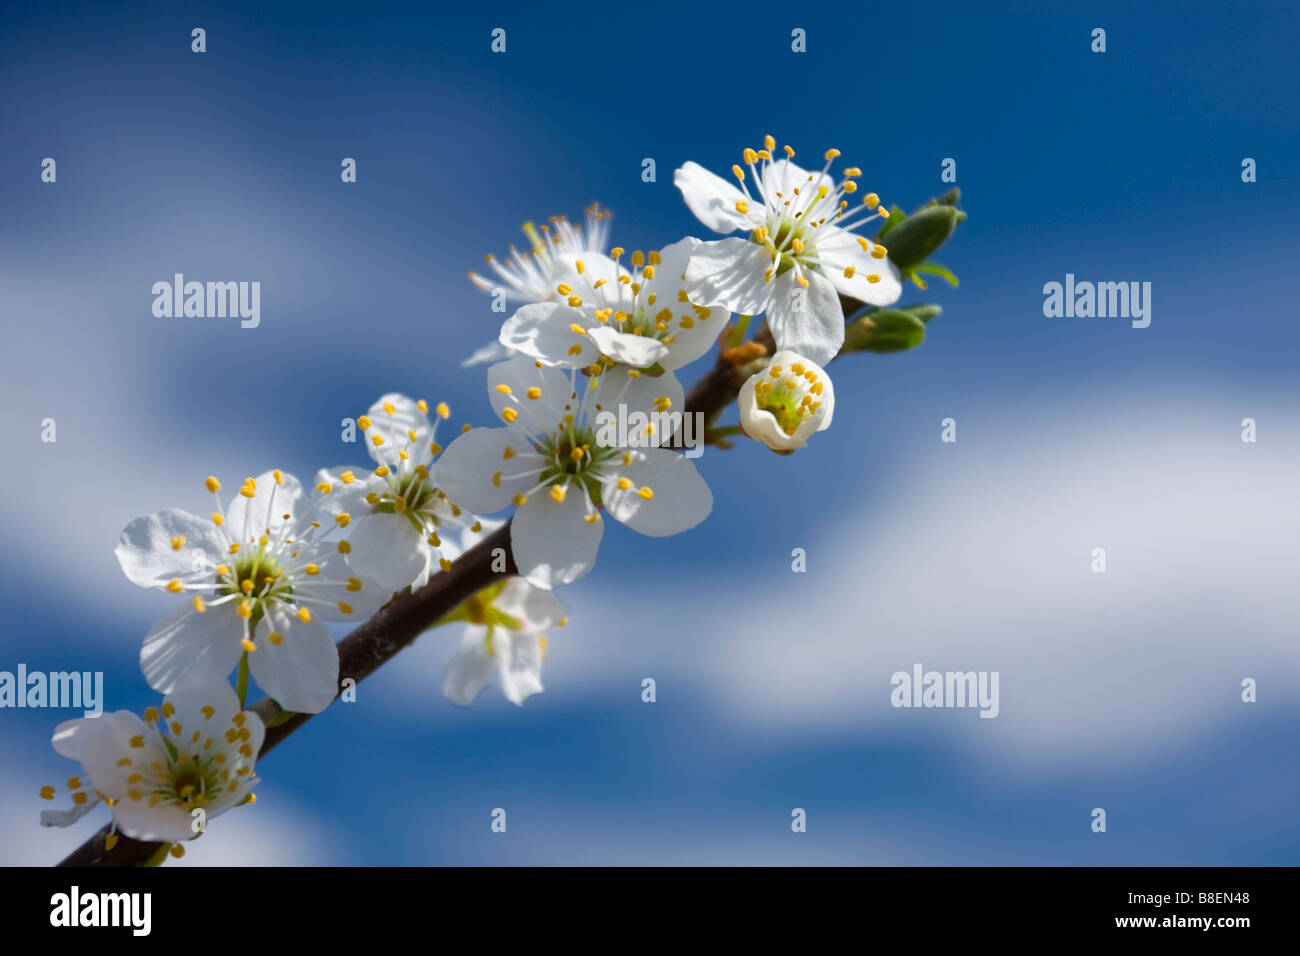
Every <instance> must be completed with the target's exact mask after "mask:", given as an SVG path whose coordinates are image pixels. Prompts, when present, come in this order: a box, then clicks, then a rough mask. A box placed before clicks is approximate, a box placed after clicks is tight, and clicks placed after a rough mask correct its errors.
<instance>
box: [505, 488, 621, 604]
mask: <svg viewBox="0 0 1300 956" xmlns="http://www.w3.org/2000/svg"><path fill="white" fill-rule="evenodd" d="M588 506H589V502H588V501H587V496H586V494H585V493H583V491H582V490H581V489H580V488H578V487H577V486H575V485H573V484H570V485H569V488H568V493H567V495H566V496H565V499H564V501H560V502H557V501H555V500H554V499H552V498H551V496H550V495H549V494H548V493H547V492H538V493H537V494H535V495H533V497H532V498H530V499H529V501H528V503H527V504H526V505H524V506H523V507H521V508H519V509H518V510H517V511H516V512H515V517H514V521H513V522H512V523H511V525H510V544H511V549H512V550H513V552H514V557H515V564H516V566H518V568H519V573H520V574H521V575H522V576H523V577H525V578H527V579H528V581H529V582H530V583H532V584H535V585H537V586H538V587H539V588H546V589H548V590H550V589H553V588H557V587H560V586H561V585H564V584H571V583H572V582H574V581H576V580H578V578H580V577H582V576H583V575H584V574H586V573H587V572H588V571H590V570H591V567H592V565H593V564H595V563H596V551H597V550H598V549H599V548H600V538H601V535H602V534H603V533H604V530H605V522H604V521H603V520H599V519H598V520H596V521H587V520H586V515H587V512H588Z"/></svg>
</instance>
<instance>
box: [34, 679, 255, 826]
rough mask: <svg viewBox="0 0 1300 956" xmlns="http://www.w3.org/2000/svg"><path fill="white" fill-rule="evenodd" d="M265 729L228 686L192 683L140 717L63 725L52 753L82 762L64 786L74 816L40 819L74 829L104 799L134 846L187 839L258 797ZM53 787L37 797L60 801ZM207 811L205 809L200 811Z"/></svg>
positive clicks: (120, 714) (63, 813) (125, 714)
mask: <svg viewBox="0 0 1300 956" xmlns="http://www.w3.org/2000/svg"><path fill="white" fill-rule="evenodd" d="M264 734H265V728H264V727H263V725H262V721H261V719H260V718H259V717H258V716H257V714H256V713H254V712H253V711H251V710H241V709H240V707H239V699H238V698H237V697H236V696H235V692H234V691H233V690H231V689H230V685H229V684H227V683H226V682H225V681H221V680H218V681H208V680H201V681H193V682H187V683H186V684H184V685H182V686H181V687H178V688H177V689H176V690H175V691H174V692H172V693H171V694H168V695H167V696H166V697H165V698H164V699H163V703H162V707H161V708H155V707H150V708H149V709H148V710H146V711H145V715H144V719H143V720H141V719H140V718H139V717H138V716H136V715H135V714H133V713H131V712H130V711H128V710H119V711H116V712H114V713H109V714H103V715H101V716H99V717H79V718H77V719H75V720H69V721H65V722H64V723H62V724H59V726H58V727H57V728H56V729H55V731H54V739H53V743H54V749H55V750H56V751H58V752H59V753H60V754H61V755H63V756H64V757H68V758H70V759H72V760H76V761H78V762H79V763H80V764H81V773H80V774H78V775H77V776H75V777H72V778H71V779H69V780H68V782H67V786H68V790H69V791H70V792H71V795H72V808H71V810H47V811H44V812H42V813H41V823H42V825H44V826H60V827H63V826H68V825H69V824H71V823H73V822H75V821H76V820H77V819H79V818H80V817H81V816H83V815H84V814H85V813H86V812H87V811H88V810H90V809H91V808H92V807H94V806H96V805H97V804H98V803H99V802H100V801H101V800H103V801H105V802H106V803H107V804H108V805H109V806H110V807H112V808H113V831H112V833H111V834H110V837H109V848H110V849H111V848H112V844H113V843H114V842H116V836H115V834H116V831H119V830H120V831H121V832H122V833H125V834H126V835H127V836H129V837H133V838H135V839H137V840H157V841H161V842H166V843H181V842H184V841H186V840H192V839H194V838H195V837H196V836H199V835H201V834H202V833H203V832H204V829H205V828H206V826H207V823H208V822H209V821H210V820H211V819H212V818H213V817H216V816H219V815H221V814H222V813H225V812H226V811H227V810H229V809H230V808H231V807H235V806H239V805H240V804H244V803H251V802H252V800H253V793H252V787H253V785H254V784H255V783H256V782H257V778H256V777H255V776H254V774H253V765H254V763H255V762H256V760H257V754H258V751H260V750H261V748H262V738H263V736H264ZM55 794H56V790H55V788H54V787H45V788H44V789H43V790H42V791H41V796H42V797H44V798H45V799H47V800H52V799H54V797H55ZM199 811H201V812H199Z"/></svg>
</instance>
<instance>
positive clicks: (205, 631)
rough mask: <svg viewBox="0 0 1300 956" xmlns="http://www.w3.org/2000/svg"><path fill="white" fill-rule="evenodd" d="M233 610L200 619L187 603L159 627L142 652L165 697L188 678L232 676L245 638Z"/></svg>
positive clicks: (148, 674) (223, 608) (219, 608)
mask: <svg viewBox="0 0 1300 956" xmlns="http://www.w3.org/2000/svg"><path fill="white" fill-rule="evenodd" d="M235 606H236V602H234V601H227V602H226V603H225V604H219V605H216V606H214V607H209V608H208V609H207V610H206V611H204V612H203V613H201V614H200V613H198V612H196V611H195V610H194V607H193V605H192V604H191V603H190V602H188V601H186V602H185V603H184V604H180V605H178V606H177V607H175V608H174V609H173V610H171V611H170V612H168V613H167V615H166V616H164V617H163V619H162V620H160V621H159V622H158V623H157V624H155V625H154V626H153V628H152V629H151V630H150V631H149V633H148V634H146V635H145V638H144V645H143V646H142V647H141V648H140V669H141V670H142V671H144V679H145V680H146V681H148V683H149V686H150V687H152V688H153V689H154V690H157V691H162V692H163V693H164V694H166V693H169V692H170V691H171V690H172V688H174V687H177V686H179V685H180V684H182V683H183V682H184V681H185V680H187V679H200V678H204V677H206V678H210V679H212V680H225V679H226V678H227V677H229V676H230V672H231V671H232V670H234V669H235V665H236V664H238V663H239V658H240V655H242V654H243V653H244V651H243V648H242V647H241V646H240V641H241V640H242V639H243V637H244V634H245V633H246V622H245V621H244V620H243V619H242V618H241V617H240V616H239V615H238V614H237V613H235Z"/></svg>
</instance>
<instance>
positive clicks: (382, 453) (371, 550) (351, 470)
mask: <svg viewBox="0 0 1300 956" xmlns="http://www.w3.org/2000/svg"><path fill="white" fill-rule="evenodd" d="M450 414H451V410H450V409H449V408H448V407H447V406H446V404H439V405H438V406H437V408H436V409H435V410H434V413H433V415H434V417H433V420H432V421H430V419H429V405H428V403H427V402H425V400H424V399H419V400H413V399H410V398H407V397H406V396H405V395H399V394H397V393H390V394H388V395H385V396H383V397H382V398H381V399H379V401H377V402H375V404H374V405H372V406H371V408H370V411H369V412H368V413H367V414H365V415H362V416H361V417H360V418H358V419H357V424H358V425H359V426H360V427H361V429H362V431H363V432H364V433H365V436H366V442H365V444H366V450H367V451H369V452H370V457H371V458H372V459H374V468H373V469H367V468H362V467H359V466H351V467H348V466H341V467H338V468H326V469H322V470H321V471H320V473H318V474H317V476H316V491H317V493H318V494H319V495H320V496H321V502H322V507H323V508H324V509H325V510H326V511H328V512H330V513H332V514H334V515H335V516H336V519H335V520H336V521H340V520H341V521H346V522H348V523H351V522H353V521H359V522H360V523H359V524H357V525H356V526H355V527H353V528H352V529H351V531H350V532H349V536H348V541H349V548H348V553H347V561H348V565H349V566H350V567H351V568H352V569H353V571H354V572H355V573H357V574H360V575H361V576H363V577H368V578H371V579H373V580H375V581H376V582H378V583H379V585H380V586H381V587H382V588H384V589H385V590H386V591H387V592H388V593H390V594H391V593H392V592H393V591H400V590H401V589H402V588H405V587H408V586H411V587H421V586H423V585H424V584H425V583H426V582H427V581H428V580H429V575H430V574H432V573H433V572H435V571H436V570H437V569H438V566H440V565H441V566H442V567H448V566H449V561H448V559H447V557H446V555H444V554H443V553H442V551H441V550H440V549H441V547H442V537H441V532H442V531H443V529H444V528H445V527H447V526H451V527H453V528H460V527H463V526H468V525H471V524H473V523H474V522H475V521H477V520H478V519H477V518H476V517H475V516H473V515H465V513H464V512H463V511H462V510H461V509H460V507H459V506H457V505H455V504H453V503H452V502H451V501H450V500H449V499H448V497H447V495H446V493H445V492H443V491H442V489H441V488H439V487H438V486H437V485H435V484H434V481H435V479H436V475H435V474H434V467H435V466H434V461H435V459H436V458H437V457H438V455H439V454H440V453H441V452H442V446H441V445H439V444H438V425H439V424H440V423H441V422H442V421H443V420H445V419H446V418H447V417H448V416H449V415H450Z"/></svg>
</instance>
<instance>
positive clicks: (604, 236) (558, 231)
mask: <svg viewBox="0 0 1300 956" xmlns="http://www.w3.org/2000/svg"><path fill="white" fill-rule="evenodd" d="M613 218H614V214H613V213H611V212H610V211H609V210H608V209H602V208H601V206H600V203H593V204H592V205H591V206H590V207H588V209H587V211H586V225H585V227H584V226H575V225H573V224H572V223H570V222H569V220H568V219H567V218H565V217H564V216H552V217H551V219H550V223H549V224H548V225H543V226H540V227H539V226H536V225H534V224H533V223H531V222H526V223H524V226H523V231H524V235H525V236H527V237H528V241H529V244H530V246H531V248H530V249H529V251H528V252H524V253H521V252H520V251H519V250H518V249H516V248H515V247H514V246H511V247H510V255H509V256H508V257H506V259H505V260H504V261H503V260H501V259H498V258H497V257H496V256H494V255H488V257H487V262H488V265H490V266H491V267H492V271H493V272H494V273H496V275H495V276H483V275H480V274H479V273H477V272H471V273H470V274H469V280H470V281H471V282H473V283H474V285H475V286H477V287H478V288H479V289H480V290H481V291H483V292H486V293H488V294H489V295H497V294H500V295H502V296H504V298H505V300H506V301H507V302H510V301H513V302H517V303H521V304H522V303H526V302H549V301H550V300H552V299H554V298H555V297H556V295H557V293H556V291H555V285H556V279H555V270H556V266H557V264H558V261H559V258H560V257H561V256H563V255H565V254H570V255H578V254H581V253H603V252H605V251H606V250H608V249H609V227H610V222H611V220H612V219H613ZM511 354H512V353H511V351H510V349H508V348H507V347H506V346H504V345H502V344H501V343H500V342H491V343H489V344H488V345H485V346H483V348H481V349H479V350H478V351H476V352H475V353H474V354H473V355H471V356H470V357H469V358H467V359H466V360H465V361H464V362H462V363H461V364H462V365H478V364H480V363H483V362H498V361H501V360H502V359H507V358H509V357H510V356H511Z"/></svg>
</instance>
